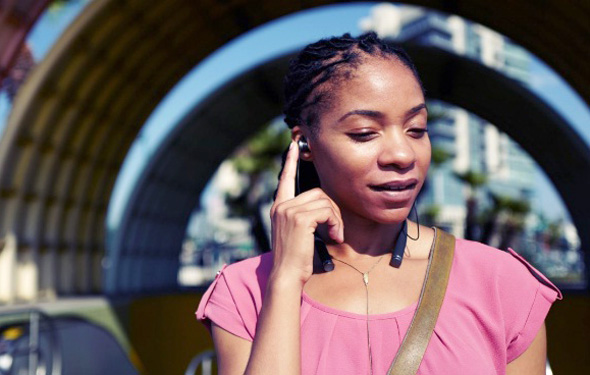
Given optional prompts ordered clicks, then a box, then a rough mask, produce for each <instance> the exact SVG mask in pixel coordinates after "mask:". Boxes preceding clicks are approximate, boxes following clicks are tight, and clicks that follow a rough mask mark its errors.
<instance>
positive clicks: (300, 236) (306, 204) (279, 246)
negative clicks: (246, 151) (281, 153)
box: [270, 142, 344, 284]
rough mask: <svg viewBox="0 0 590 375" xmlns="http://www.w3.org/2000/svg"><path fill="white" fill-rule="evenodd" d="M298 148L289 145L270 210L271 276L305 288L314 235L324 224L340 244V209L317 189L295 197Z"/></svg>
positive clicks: (341, 232) (342, 232)
mask: <svg viewBox="0 0 590 375" xmlns="http://www.w3.org/2000/svg"><path fill="white" fill-rule="evenodd" d="M298 158H299V147H297V146H296V144H295V142H291V145H290V146H289V151H288V153H287V157H286V159H285V166H284V168H283V172H282V174H281V177H280V180H279V186H278V188H277V195H276V198H275V202H274V204H273V205H272V207H271V210H270V212H271V223H272V249H273V259H274V263H273V272H276V273H280V274H281V275H282V276H281V277H285V278H289V279H291V280H294V281H296V282H298V283H302V284H305V283H306V282H307V280H309V278H310V277H311V274H312V271H313V251H314V233H315V231H316V230H317V229H318V226H319V225H322V224H325V225H326V226H327V228H328V235H329V237H330V238H331V239H332V240H334V241H336V242H338V243H340V242H342V241H344V225H343V222H342V216H341V214H340V209H339V208H338V206H337V205H336V204H335V203H334V201H332V199H331V198H330V197H329V196H328V195H327V194H326V193H325V192H324V191H323V190H321V189H320V188H316V189H312V190H309V191H306V192H304V193H302V194H300V195H297V196H295V176H296V174H297V160H298Z"/></svg>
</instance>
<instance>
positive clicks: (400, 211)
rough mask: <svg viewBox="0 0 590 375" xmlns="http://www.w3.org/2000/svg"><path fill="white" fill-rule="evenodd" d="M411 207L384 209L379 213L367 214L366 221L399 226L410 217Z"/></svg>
mask: <svg viewBox="0 0 590 375" xmlns="http://www.w3.org/2000/svg"><path fill="white" fill-rule="evenodd" d="M411 208H412V206H410V207H409V208H408V207H400V208H397V209H391V208H389V209H385V210H381V211H380V212H372V213H367V215H366V216H365V217H366V218H367V219H369V220H371V221H374V222H376V223H379V224H399V223H401V222H403V221H404V220H406V219H407V218H408V216H409V215H410V211H411Z"/></svg>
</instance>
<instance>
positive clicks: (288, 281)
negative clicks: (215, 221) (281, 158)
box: [213, 147, 344, 375]
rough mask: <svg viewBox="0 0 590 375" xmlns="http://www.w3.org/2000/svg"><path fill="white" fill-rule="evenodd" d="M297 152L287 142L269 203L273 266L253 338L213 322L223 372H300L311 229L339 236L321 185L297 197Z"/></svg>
mask: <svg viewBox="0 0 590 375" xmlns="http://www.w3.org/2000/svg"><path fill="white" fill-rule="evenodd" d="M298 157H299V153H298V150H297V147H291V149H290V151H289V153H288V154H287V159H286V161H285V168H284V170H283V173H282V175H281V180H280V181H279V187H278V189H277V196H276V199H275V203H274V204H273V207H272V208H271V218H272V249H273V267H272V270H271V272H270V275H269V278H268V282H267V286H266V294H265V296H264V301H263V303H262V308H261V311H260V316H259V317H258V324H257V327H256V335H255V338H254V342H253V343H249V342H248V341H247V340H244V339H241V338H239V337H237V336H234V335H232V334H231V333H229V332H227V331H225V330H223V329H222V328H220V327H218V326H215V325H214V327H213V340H214V342H215V348H216V350H217V356H218V363H219V374H221V375H242V374H247V375H250V374H255V375H266V374H272V375H299V374H300V373H301V354H300V351H301V344H300V340H301V337H300V336H301V332H300V321H301V319H300V316H301V294H302V291H303V286H304V285H305V283H306V282H307V280H309V278H310V277H311V274H312V270H313V252H314V246H313V243H314V232H315V231H316V229H317V227H318V225H321V224H325V225H326V227H327V228H328V229H329V231H328V232H329V236H330V237H331V238H332V239H333V240H334V241H337V242H342V240H343V236H344V235H343V226H342V218H341V216H340V210H339V209H338V207H337V206H336V205H335V203H334V202H333V201H332V200H331V199H330V198H329V197H328V196H327V195H326V194H325V193H324V192H323V191H321V190H320V189H314V190H310V191H307V192H305V193H302V194H300V195H298V196H296V197H295V191H294V190H295V173H296V167H297V159H298Z"/></svg>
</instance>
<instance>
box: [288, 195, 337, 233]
mask: <svg viewBox="0 0 590 375" xmlns="http://www.w3.org/2000/svg"><path fill="white" fill-rule="evenodd" d="M324 199H326V200H327V201H329V202H330V204H331V205H332V207H333V208H334V211H335V212H336V215H337V217H338V220H340V222H341V225H340V226H339V227H338V229H339V237H340V238H341V239H342V241H344V221H343V220H342V212H341V211H340V207H338V205H337V204H336V202H334V200H333V199H332V198H330V196H329V195H328V194H326V193H325V192H324V191H323V190H322V189H321V188H314V189H311V190H308V191H306V192H303V193H301V194H299V195H298V196H297V197H295V199H293V201H292V202H289V203H286V204H293V205H295V204H296V205H303V204H306V203H308V202H313V201H321V200H324Z"/></svg>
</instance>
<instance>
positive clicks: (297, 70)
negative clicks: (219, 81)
mask: <svg viewBox="0 0 590 375" xmlns="http://www.w3.org/2000/svg"><path fill="white" fill-rule="evenodd" d="M368 56H376V57H383V58H387V57H391V58H394V59H397V60H398V61H399V62H401V63H402V64H403V65H404V66H406V67H407V68H408V69H410V71H411V72H412V74H413V75H414V77H415V78H416V80H417V81H418V84H419V85H420V88H421V89H422V91H423V92H424V88H423V86H422V81H421V80H420V77H419V75H418V71H417V70H416V67H415V66H414V63H413V62H412V60H411V59H410V57H409V56H408V54H407V53H406V52H405V51H404V50H403V49H402V48H401V47H399V46H394V45H392V44H390V43H386V42H385V41H383V40H382V39H380V38H379V37H378V36H377V34H375V33H374V32H369V33H365V34H362V35H360V36H358V37H352V36H351V35H350V34H348V33H346V34H344V35H342V36H339V37H331V38H326V39H321V40H320V41H318V42H315V43H312V44H309V45H308V46H306V47H305V48H304V49H303V50H302V51H301V52H300V53H299V54H298V55H297V56H296V57H295V58H294V59H293V60H291V62H290V64H289V70H288V72H287V75H286V76H285V83H284V85H285V107H284V114H285V123H286V124H287V126H288V127H289V128H290V129H292V128H293V127H294V126H296V125H306V126H308V127H309V129H310V131H311V134H312V135H314V134H317V131H318V119H319V115H320V114H321V112H323V111H324V110H325V109H327V108H328V106H329V105H330V100H331V99H332V98H331V94H330V92H331V91H332V90H329V88H330V87H332V85H335V84H338V83H339V82H341V81H343V80H348V79H351V78H352V77H353V73H354V70H355V69H356V68H357V67H358V66H359V65H360V64H362V63H363V61H364V59H365V58H366V57H368ZM285 157H286V152H285V154H284V155H283V166H284V161H285ZM281 173H282V168H281V172H280V173H279V177H280V174H281ZM299 181H300V184H301V191H305V190H308V189H311V188H313V187H318V186H319V178H318V176H317V172H316V170H315V167H314V166H313V163H311V162H307V161H303V160H300V170H299Z"/></svg>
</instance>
